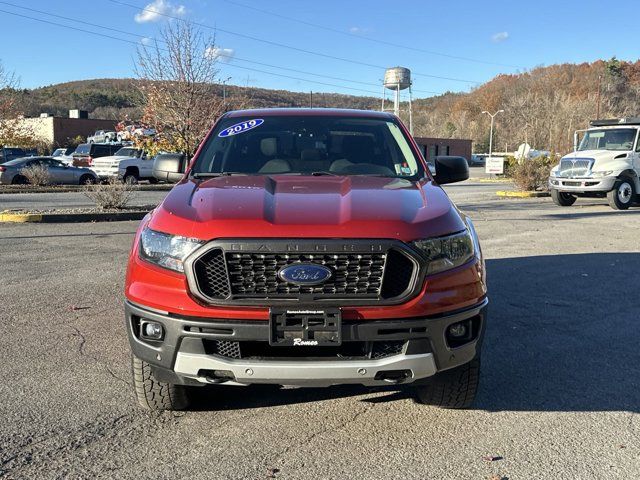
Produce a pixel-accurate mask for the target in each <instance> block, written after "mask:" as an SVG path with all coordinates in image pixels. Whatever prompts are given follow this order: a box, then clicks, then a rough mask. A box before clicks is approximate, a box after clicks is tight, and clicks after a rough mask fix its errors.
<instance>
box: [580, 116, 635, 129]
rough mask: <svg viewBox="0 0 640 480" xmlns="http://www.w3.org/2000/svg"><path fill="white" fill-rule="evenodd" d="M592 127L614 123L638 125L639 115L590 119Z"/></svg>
mask: <svg viewBox="0 0 640 480" xmlns="http://www.w3.org/2000/svg"><path fill="white" fill-rule="evenodd" d="M589 125H590V126H592V127H609V126H614V125H640V117H627V118H610V119H602V120H591V121H590V122H589Z"/></svg>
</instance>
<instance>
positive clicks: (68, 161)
mask: <svg viewBox="0 0 640 480" xmlns="http://www.w3.org/2000/svg"><path fill="white" fill-rule="evenodd" d="M75 150H76V147H65V148H56V149H55V150H54V151H53V153H52V154H51V156H52V157H53V158H55V159H56V160H59V161H61V162H62V163H64V164H65V165H69V166H71V165H73V157H72V154H73V152H74V151H75Z"/></svg>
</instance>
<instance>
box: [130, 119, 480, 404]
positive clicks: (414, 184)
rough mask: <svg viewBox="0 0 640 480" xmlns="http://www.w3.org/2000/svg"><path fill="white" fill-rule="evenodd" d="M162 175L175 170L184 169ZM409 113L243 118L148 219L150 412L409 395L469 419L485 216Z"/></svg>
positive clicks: (145, 392) (144, 288)
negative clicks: (470, 206)
mask: <svg viewBox="0 0 640 480" xmlns="http://www.w3.org/2000/svg"><path fill="white" fill-rule="evenodd" d="M173 160H174V161H175V165H168V164H167V162H169V163H171V161H172V158H170V159H169V160H167V162H164V164H163V166H162V169H163V171H165V173H166V171H173V172H174V173H178V172H180V161H179V159H173ZM468 175H469V170H468V167H467V163H466V161H465V160H464V159H463V158H458V157H448V158H446V157H444V158H442V159H438V160H436V164H435V174H433V175H432V174H431V173H430V172H429V170H428V169H427V166H426V163H425V161H424V159H423V158H422V156H421V154H420V152H419V150H418V148H417V147H416V144H415V143H414V141H413V139H412V137H411V136H410V135H409V133H408V132H407V130H406V128H405V127H404V125H403V124H402V123H401V122H400V121H399V120H398V119H397V118H396V117H395V116H393V115H391V114H387V113H381V112H368V111H358V110H332V109H265V110H246V111H236V112H229V113H227V114H225V115H224V116H223V117H222V118H221V119H220V120H219V121H218V122H217V123H216V125H215V126H214V127H213V128H212V130H211V132H210V133H209V134H208V136H207V138H206V139H205V140H204V141H203V142H202V145H201V146H200V148H199V150H198V151H197V152H196V154H195V156H194V158H193V159H192V161H191V162H190V164H189V166H188V168H187V171H186V173H185V174H184V177H183V178H182V180H181V181H180V182H179V183H178V184H177V185H176V186H175V187H174V188H173V190H172V191H171V192H170V193H169V194H168V196H167V197H166V198H165V200H164V201H163V202H162V203H161V204H160V205H159V206H158V207H157V208H156V209H155V210H153V211H152V212H151V213H150V214H149V215H148V216H147V217H146V218H145V219H144V220H143V221H142V223H141V225H140V227H139V229H138V232H137V234H136V237H135V241H134V243H133V247H132V250H131V255H130V258H129V265H128V270H127V280H126V287H125V289H126V291H125V294H126V303H125V312H126V313H125V314H126V327H127V332H128V336H129V340H130V344H131V350H132V368H133V380H134V384H135V392H136V395H137V399H138V402H139V403H140V404H141V405H142V406H143V407H146V408H150V409H155V410H161V409H185V408H188V406H189V400H190V396H191V394H192V393H193V391H194V388H196V387H202V386H206V385H217V384H225V385H247V384H265V383H268V384H276V385H287V386H289V385H293V386H329V385H336V384H361V385H366V386H377V385H389V384H393V385H399V386H400V385H402V386H404V385H406V387H407V388H411V389H412V391H413V392H414V393H415V397H416V399H417V400H418V401H419V402H421V403H425V404H431V405H438V406H441V407H448V408H466V407H469V406H470V405H471V403H472V402H473V399H474V396H475V394H476V391H477V388H478V380H479V370H480V350H481V344H482V339H483V335H484V330H485V325H486V319H487V313H486V309H487V289H486V280H485V267H484V260H483V257H482V252H481V250H480V245H479V243H478V237H477V235H476V232H475V230H474V227H473V223H472V222H471V220H470V219H469V218H468V217H466V216H465V215H464V214H463V213H461V212H460V211H459V210H458V209H457V208H456V207H455V205H454V204H453V203H452V202H451V201H450V200H449V198H448V197H447V195H446V194H445V192H444V191H443V190H442V188H441V187H440V185H441V184H444V183H450V182H456V181H460V180H465V179H467V178H468Z"/></svg>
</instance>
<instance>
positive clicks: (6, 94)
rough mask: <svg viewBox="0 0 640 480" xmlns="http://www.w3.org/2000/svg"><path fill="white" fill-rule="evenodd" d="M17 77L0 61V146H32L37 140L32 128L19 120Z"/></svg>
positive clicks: (20, 113)
mask: <svg viewBox="0 0 640 480" xmlns="http://www.w3.org/2000/svg"><path fill="white" fill-rule="evenodd" d="M18 86H19V80H18V77H17V76H16V75H15V73H13V72H9V71H8V70H6V69H5V68H4V66H3V65H2V63H0V147H2V146H3V145H10V146H16V147H32V146H34V145H35V144H36V143H38V141H37V140H36V139H35V138H34V134H33V131H32V129H30V128H28V127H26V126H25V125H24V124H23V122H22V121H21V116H22V112H21V111H20V109H19V108H18V102H17V100H18Z"/></svg>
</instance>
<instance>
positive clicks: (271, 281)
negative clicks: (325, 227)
mask: <svg viewBox="0 0 640 480" xmlns="http://www.w3.org/2000/svg"><path fill="white" fill-rule="evenodd" d="M385 258H386V254H384V253H375V254H344V253H342V254H322V255H320V254H315V255H314V254H307V255H305V254H272V253H269V254H261V253H227V254H226V259H227V269H228V271H229V283H230V284H231V293H232V294H233V295H249V296H297V295H299V294H321V295H358V296H362V297H367V296H370V297H374V298H375V297H377V296H378V295H380V290H381V287H382V273H383V271H384V264H385ZM303 262H305V263H306V262H310V263H317V264H319V265H324V266H325V267H327V268H329V269H330V270H331V272H332V275H331V278H330V279H329V280H327V281H326V282H324V283H322V284H320V285H294V284H292V283H288V282H286V281H284V280H282V279H281V278H279V277H278V271H279V270H280V269H281V268H283V267H286V266H288V265H292V264H295V263H303Z"/></svg>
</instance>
